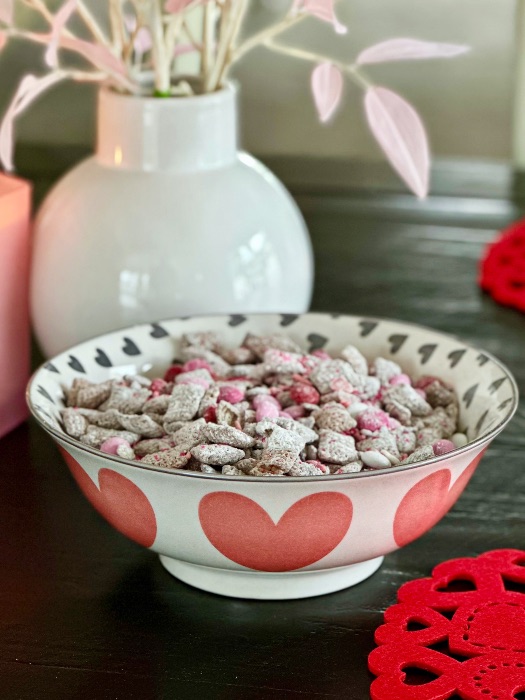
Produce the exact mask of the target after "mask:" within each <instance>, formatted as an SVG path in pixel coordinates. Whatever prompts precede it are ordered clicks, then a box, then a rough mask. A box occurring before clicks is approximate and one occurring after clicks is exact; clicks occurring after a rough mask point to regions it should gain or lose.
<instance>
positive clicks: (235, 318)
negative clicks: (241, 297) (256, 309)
mask: <svg viewBox="0 0 525 700" xmlns="http://www.w3.org/2000/svg"><path fill="white" fill-rule="evenodd" d="M247 320H248V319H247V318H246V316H243V315H242V314H232V315H231V316H230V320H229V321H228V325H229V326H231V327H232V328H235V326H240V325H241V324H242V323H244V322H245V321H247Z"/></svg>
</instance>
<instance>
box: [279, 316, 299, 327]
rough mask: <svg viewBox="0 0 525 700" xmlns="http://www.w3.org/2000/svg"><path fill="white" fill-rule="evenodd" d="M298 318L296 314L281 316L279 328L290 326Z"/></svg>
mask: <svg viewBox="0 0 525 700" xmlns="http://www.w3.org/2000/svg"><path fill="white" fill-rule="evenodd" d="M298 318H299V316H298V314H281V326H284V327H286V326H291V325H292V323H294V321H297V319H298Z"/></svg>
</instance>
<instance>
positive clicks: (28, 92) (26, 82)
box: [0, 73, 64, 170]
mask: <svg viewBox="0 0 525 700" xmlns="http://www.w3.org/2000/svg"><path fill="white" fill-rule="evenodd" d="M61 80H64V75H63V74H61V73H49V74H48V75H44V76H42V77H40V78H39V77H37V76H35V75H26V76H25V78H23V79H22V81H21V83H20V85H19V86H18V90H17V91H16V93H15V96H14V97H13V99H12V101H11V104H10V105H9V107H8V108H7V112H6V113H5V116H4V119H3V121H2V125H1V126H0V161H1V162H2V164H3V166H4V168H5V169H6V170H13V127H14V121H15V119H16V117H18V116H19V115H20V114H22V112H23V111H24V110H25V109H27V107H29V105H30V104H31V103H32V102H33V101H34V100H36V98H37V97H38V96H39V95H40V94H41V93H42V92H44V91H45V90H47V89H48V88H49V87H51V86H52V85H54V84H55V83H58V82H60V81H61Z"/></svg>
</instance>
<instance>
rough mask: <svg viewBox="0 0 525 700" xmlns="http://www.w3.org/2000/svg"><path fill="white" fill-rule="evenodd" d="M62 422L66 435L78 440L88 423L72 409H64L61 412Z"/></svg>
mask: <svg viewBox="0 0 525 700" xmlns="http://www.w3.org/2000/svg"><path fill="white" fill-rule="evenodd" d="M62 421H63V422H64V428H65V430H66V433H67V434H68V435H70V436H71V437H74V438H79V437H81V436H82V435H84V433H85V432H86V431H87V429H88V427H89V423H88V422H87V420H86V418H84V416H82V415H81V414H80V413H78V411H75V409H74V408H66V409H64V410H63V411H62Z"/></svg>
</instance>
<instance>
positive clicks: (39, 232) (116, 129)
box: [31, 85, 313, 356]
mask: <svg viewBox="0 0 525 700" xmlns="http://www.w3.org/2000/svg"><path fill="white" fill-rule="evenodd" d="M236 97H237V96H236V88H235V87H234V86H233V85H229V86H228V87H226V88H225V89H223V90H222V91H220V92H217V93H213V94H210V95H202V96H196V97H189V98H173V99H158V98H142V97H132V96H127V95H119V94H117V93H115V92H111V91H109V90H105V89H103V90H101V92H100V96H99V109H98V146H97V151H96V154H95V155H94V156H93V157H91V158H89V159H87V160H85V161H84V162H83V163H81V164H80V165H78V166H77V167H76V168H74V169H73V170H72V171H71V172H70V173H69V174H68V175H67V176H66V177H65V178H63V179H62V180H61V181H60V182H59V184H58V185H57V186H56V187H55V188H54V189H53V191H52V192H51V193H50V195H49V196H48V197H47V199H46V200H45V202H44V204H43V205H42V207H41V209H40V212H39V215H38V217H37V220H36V224H35V243H34V255H33V269H32V280H31V306H32V317H33V325H34V330H35V333H36V336H37V339H38V341H39V343H40V346H41V348H42V350H43V352H44V353H45V354H46V355H47V356H50V355H54V354H56V353H58V352H61V351H62V350H64V349H66V348H67V347H69V346H71V345H74V344H75V343H78V342H80V341H82V340H85V339H86V338H90V337H93V336H95V335H98V334H100V333H104V332H106V331H110V330H115V329H118V328H123V327H126V326H129V325H130V324H133V323H141V322H147V321H155V320H159V319H163V318H169V317H173V316H186V315H195V314H214V313H217V314H219V313H229V314H242V313H248V312H252V313H253V312H283V313H300V312H303V311H305V310H306V309H307V308H308V306H309V303H310V298H311V292H312V281H313V262H312V251H311V245H310V241H309V238H308V233H307V230H306V227H305V224H304V221H303V219H302V217H301V214H300V212H299V210H298V208H297V206H296V205H295V203H294V201H293V200H292V198H291V197H290V195H289V194H288V192H287V191H286V189H285V188H284V187H283V185H282V184H281V183H280V182H279V181H278V180H277V179H276V178H275V177H274V175H272V173H271V172H270V171H269V170H268V169H267V168H266V167H264V166H263V165H262V164H261V163H259V162H258V161H257V160H255V159H254V158H252V157H251V156H249V155H247V154H246V153H243V152H239V151H238V150H237V99H236ZM269 128H271V125H269Z"/></svg>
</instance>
